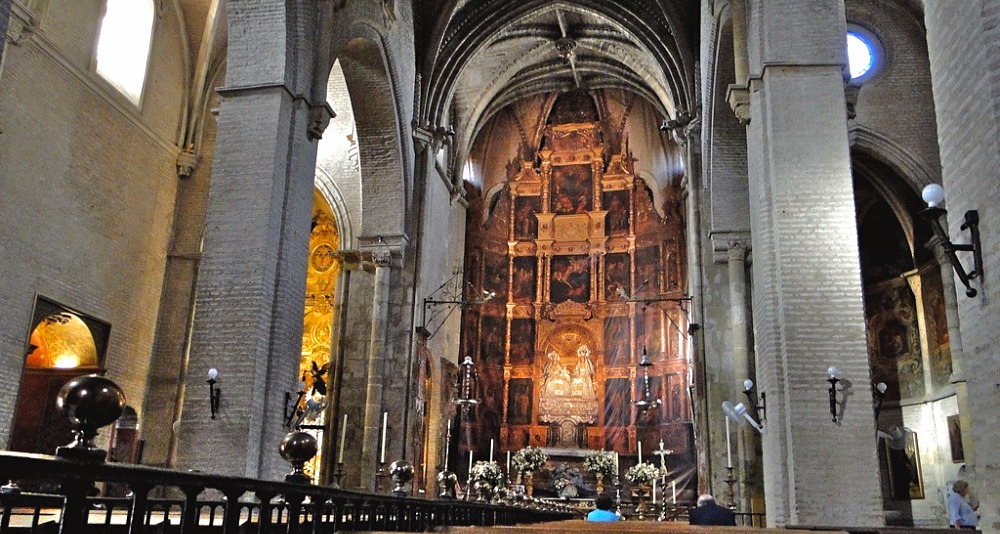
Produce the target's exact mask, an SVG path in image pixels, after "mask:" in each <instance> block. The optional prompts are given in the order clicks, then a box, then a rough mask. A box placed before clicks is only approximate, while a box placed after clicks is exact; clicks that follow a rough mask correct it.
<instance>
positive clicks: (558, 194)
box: [550, 165, 594, 215]
mask: <svg viewBox="0 0 1000 534" xmlns="http://www.w3.org/2000/svg"><path fill="white" fill-rule="evenodd" d="M593 187H594V179H593V175H592V173H591V167H590V165H569V166H566V167H554V168H553V169H552V193H551V195H550V197H551V207H550V209H551V211H552V213H555V214H556V215H569V214H572V213H587V212H588V211H591V210H593V209H594V194H593Z"/></svg>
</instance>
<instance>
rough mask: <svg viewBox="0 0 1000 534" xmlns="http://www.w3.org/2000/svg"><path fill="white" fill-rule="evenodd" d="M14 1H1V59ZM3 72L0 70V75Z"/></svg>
mask: <svg viewBox="0 0 1000 534" xmlns="http://www.w3.org/2000/svg"><path fill="white" fill-rule="evenodd" d="M12 1H13V0H0V58H2V57H3V45H4V44H5V43H6V42H7V21H8V20H9V19H10V4H11V2H12ZM2 73H3V71H2V70H0V74H2Z"/></svg>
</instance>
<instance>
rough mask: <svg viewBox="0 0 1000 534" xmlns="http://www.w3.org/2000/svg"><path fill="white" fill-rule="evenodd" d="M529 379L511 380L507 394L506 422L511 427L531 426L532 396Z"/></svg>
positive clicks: (531, 384)
mask: <svg viewBox="0 0 1000 534" xmlns="http://www.w3.org/2000/svg"><path fill="white" fill-rule="evenodd" d="M532 386H533V383H532V380H531V379H530V378H512V379H511V380H510V384H509V387H508V390H507V391H508V394H507V422H508V423H510V424H512V425H530V424H531V398H532V395H533V394H534V390H533V389H532Z"/></svg>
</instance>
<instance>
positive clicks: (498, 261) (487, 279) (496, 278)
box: [478, 252, 507, 302]
mask: <svg viewBox="0 0 1000 534" xmlns="http://www.w3.org/2000/svg"><path fill="white" fill-rule="evenodd" d="M483 261H484V263H485V265H486V268H485V269H484V270H483V294H482V295H479V296H478V298H479V299H482V298H484V297H485V296H486V295H487V294H492V295H493V296H492V297H490V300H496V301H497V302H506V301H507V256H501V255H500V254H492V253H490V252H486V253H484V254H483Z"/></svg>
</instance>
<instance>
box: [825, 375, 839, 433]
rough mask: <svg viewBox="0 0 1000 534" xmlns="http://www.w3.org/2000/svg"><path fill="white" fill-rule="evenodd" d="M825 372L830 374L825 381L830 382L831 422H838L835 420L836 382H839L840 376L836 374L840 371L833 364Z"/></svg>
mask: <svg viewBox="0 0 1000 534" xmlns="http://www.w3.org/2000/svg"><path fill="white" fill-rule="evenodd" d="M826 372H827V374H828V375H830V378H827V379H826V381H827V382H829V383H830V390H829V391H830V415H831V416H832V417H833V422H834V423H836V422H838V421H837V383H838V382H840V377H839V376H837V375H839V374H840V371H839V370H838V369H837V368H836V367H834V366H833V365H831V366H830V367H829V368H828V369H827V370H826Z"/></svg>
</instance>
